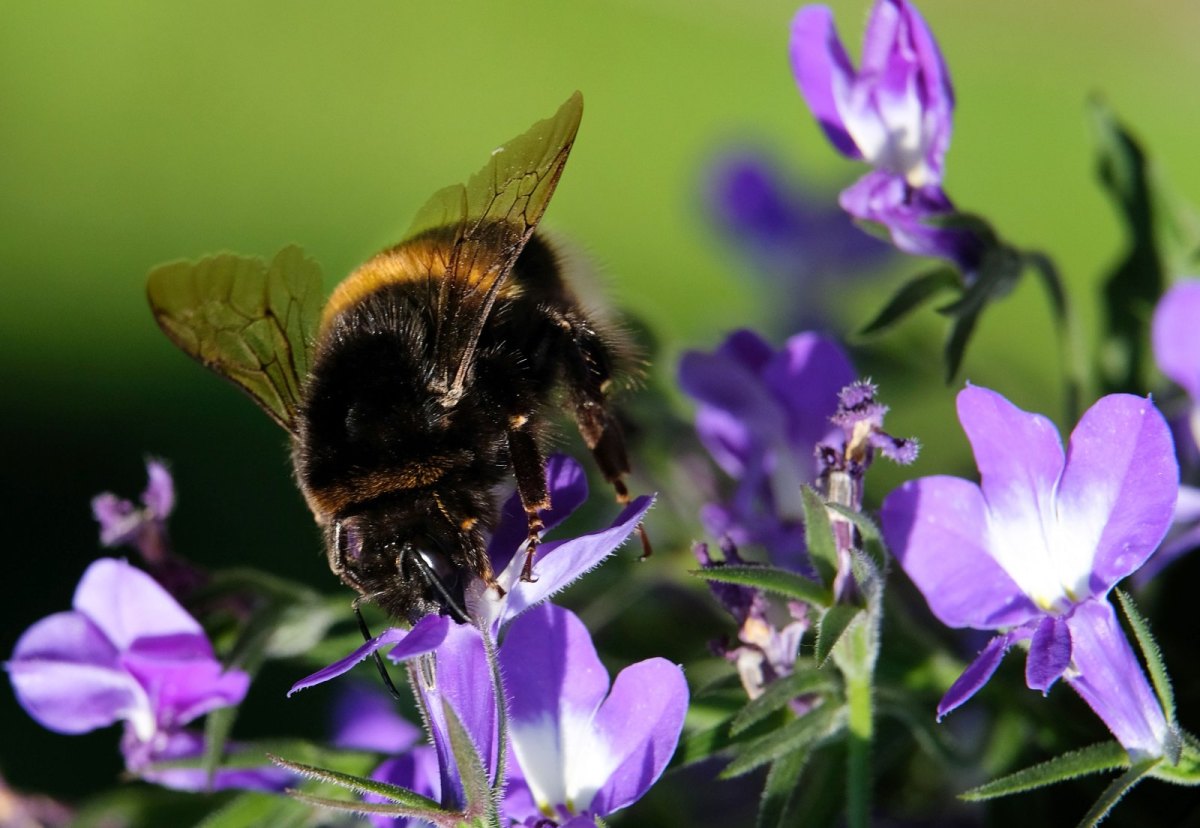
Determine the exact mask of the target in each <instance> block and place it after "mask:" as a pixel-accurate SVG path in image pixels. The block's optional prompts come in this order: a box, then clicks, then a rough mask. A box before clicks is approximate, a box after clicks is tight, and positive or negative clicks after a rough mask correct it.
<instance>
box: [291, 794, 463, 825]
mask: <svg viewBox="0 0 1200 828" xmlns="http://www.w3.org/2000/svg"><path fill="white" fill-rule="evenodd" d="M287 794H288V796H290V797H292V798H293V799H297V800H299V801H300V802H303V803H305V804H306V805H315V806H317V807H318V808H329V809H330V810H333V811H344V812H346V813H351V814H379V815H381V816H393V817H409V818H411V819H423V820H425V821H426V822H432V823H433V824H434V825H457V824H459V823H460V822H461V821H462V820H463V817H464V815H463V814H459V813H454V812H451V811H443V810H442V809H440V808H439V809H437V810H436V811H435V810H430V809H423V808H412V807H409V806H407V805H399V804H397V805H389V804H387V803H382V802H361V801H355V800H348V799H329V798H327V797H324V796H313V795H312V794H306V793H304V792H303V791H296V790H288V791H287Z"/></svg>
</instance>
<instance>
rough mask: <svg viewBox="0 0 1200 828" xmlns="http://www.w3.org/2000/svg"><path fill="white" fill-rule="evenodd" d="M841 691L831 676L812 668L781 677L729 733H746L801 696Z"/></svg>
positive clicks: (745, 710) (743, 712)
mask: <svg viewBox="0 0 1200 828" xmlns="http://www.w3.org/2000/svg"><path fill="white" fill-rule="evenodd" d="M837 688H838V684H837V682H836V681H835V680H833V678H832V677H831V676H828V675H826V674H825V673H820V672H818V671H816V670H811V669H808V670H800V671H797V672H795V673H792V674H791V675H789V676H783V677H781V678H778V679H776V680H775V681H773V682H771V683H770V684H768V685H767V689H766V690H764V691H763V693H762V695H761V696H759V697H758V698H757V699H752V700H751V701H750V702H748V703H747V704H746V706H745V707H743V708H742V709H741V711H740V712H739V713H738V714H737V715H736V716H734V717H733V721H732V723H731V724H730V726H729V733H730V735H731V736H737V735H739V734H740V733H743V732H744V731H746V730H747V729H748V728H750V727H752V726H753V725H756V724H758V723H759V722H760V721H762V720H763V719H765V718H766V717H767V716H770V715H771V714H772V713H775V712H776V711H778V710H782V709H783V708H784V707H786V706H787V704H788V703H789V702H790V701H791V700H792V699H794V698H796V697H798V696H806V695H810V694H818V693H819V694H828V693H832V692H834V691H836V690H837Z"/></svg>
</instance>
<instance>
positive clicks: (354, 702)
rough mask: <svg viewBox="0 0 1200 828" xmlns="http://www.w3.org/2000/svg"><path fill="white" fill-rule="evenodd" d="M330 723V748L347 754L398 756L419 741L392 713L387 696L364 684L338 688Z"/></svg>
mask: <svg viewBox="0 0 1200 828" xmlns="http://www.w3.org/2000/svg"><path fill="white" fill-rule="evenodd" d="M333 720H334V736H333V744H334V745H336V746H337V747H341V748H347V749H350V750H372V751H376V752H378V753H400V752H401V751H403V750H407V749H408V748H410V747H412V746H413V745H414V744H415V743H416V742H417V741H418V740H419V739H420V738H421V729H420V728H418V727H417V726H416V725H414V724H413V723H412V722H410V721H408V720H407V719H405V718H404V717H403V716H401V715H400V714H398V713H397V712H396V703H395V701H394V700H393V699H392V698H391V697H390V696H386V695H384V694H383V693H380V692H378V691H376V690H374V689H372V688H371V687H369V686H368V685H365V684H350V685H347V686H345V687H343V688H342V690H341V692H340V695H339V696H338V698H337V701H335V702H334V707H333Z"/></svg>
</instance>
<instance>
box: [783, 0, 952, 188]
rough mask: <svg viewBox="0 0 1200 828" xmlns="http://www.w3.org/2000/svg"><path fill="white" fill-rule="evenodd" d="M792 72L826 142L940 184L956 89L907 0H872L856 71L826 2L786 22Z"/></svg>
mask: <svg viewBox="0 0 1200 828" xmlns="http://www.w3.org/2000/svg"><path fill="white" fill-rule="evenodd" d="M790 52H791V60H792V71H793V73H794V74H795V76H796V82H797V83H798V84H799V85H800V91H801V92H802V93H803V95H804V98H805V100H807V101H808V105H809V107H810V108H811V109H812V112H813V115H814V116H815V117H816V119H817V122H818V123H820V125H821V128H822V129H824V130H825V134H826V135H827V136H828V137H829V140H830V142H831V143H832V144H833V145H834V146H835V147H836V148H837V149H838V151H839V152H841V153H842V154H843V155H845V156H847V157H849V158H854V159H862V160H863V161H866V162H867V163H868V164H870V165H871V166H873V167H875V168H876V169H878V170H882V171H884V172H887V173H891V174H893V175H897V176H899V177H900V178H902V179H904V180H905V181H907V182H908V183H909V184H910V185H911V186H913V187H917V188H919V187H924V186H926V185H928V184H940V183H941V180H942V170H943V164H944V158H945V155H946V150H947V149H948V148H949V146H950V129H951V116H952V115H953V112H954V90H953V89H952V88H951V86H950V75H949V73H948V72H947V71H946V64H945V62H944V61H943V60H942V53H941V51H940V50H939V49H938V46H937V42H936V41H935V40H934V39H933V34H932V33H931V32H930V31H929V29H928V27H926V25H925V21H924V20H922V19H921V15H920V14H918V13H917V10H916V9H915V8H914V7H913V6H912V4H910V3H908V2H906V0H878V1H877V2H876V3H875V7H874V8H873V9H872V10H871V18H870V20H869V21H868V23H867V32H866V36H865V38H864V40H863V49H862V68H861V69H859V70H858V71H857V72H856V71H855V70H854V67H853V66H852V65H851V63H850V58H849V57H848V56H847V54H846V50H845V48H844V47H843V46H842V43H841V41H840V40H839V39H838V35H837V32H836V30H835V29H834V26H833V12H832V11H830V10H829V9H828V8H827V7H825V6H804V7H803V8H801V9H800V11H799V12H798V13H797V14H796V17H795V19H794V20H793V21H792V40H791V49H790Z"/></svg>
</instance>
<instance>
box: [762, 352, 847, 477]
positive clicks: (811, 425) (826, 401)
mask: <svg viewBox="0 0 1200 828" xmlns="http://www.w3.org/2000/svg"><path fill="white" fill-rule="evenodd" d="M855 377H856V375H855V373H854V366H853V365H851V364H850V358H849V357H848V356H846V352H845V350H843V349H842V347H841V346H840V345H838V343H837V342H836V341H834V340H833V339H830V338H829V337H826V336H821V335H819V334H814V333H802V334H797V335H796V336H793V337H792V338H790V339H789V340H788V341H787V342H786V343H785V344H784V346H783V350H781V351H780V352H779V353H777V354H775V355H774V356H773V358H772V359H771V361H770V362H769V363H768V364H767V365H766V366H765V367H764V369H763V372H762V378H763V382H764V383H765V384H766V386H767V387H768V388H770V389H771V390H772V391H774V393H775V394H776V395H777V396H778V397H779V398H780V399H781V400H782V402H783V404H784V410H785V411H786V412H787V415H788V416H787V420H788V422H787V431H788V437H789V439H790V440H791V443H792V446H793V450H794V451H795V453H796V455H797V456H798V457H811V456H812V453H813V450H814V448H815V447H816V445H817V443H819V442H823V441H825V440H827V439H828V437H829V434H830V432H831V431H832V430H833V429H832V428H831V426H830V422H829V418H830V417H831V416H832V415H833V414H834V412H835V411H837V404H838V393H839V392H840V391H841V390H842V388H844V387H845V386H847V385H850V384H851V383H852V382H854V380H855Z"/></svg>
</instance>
